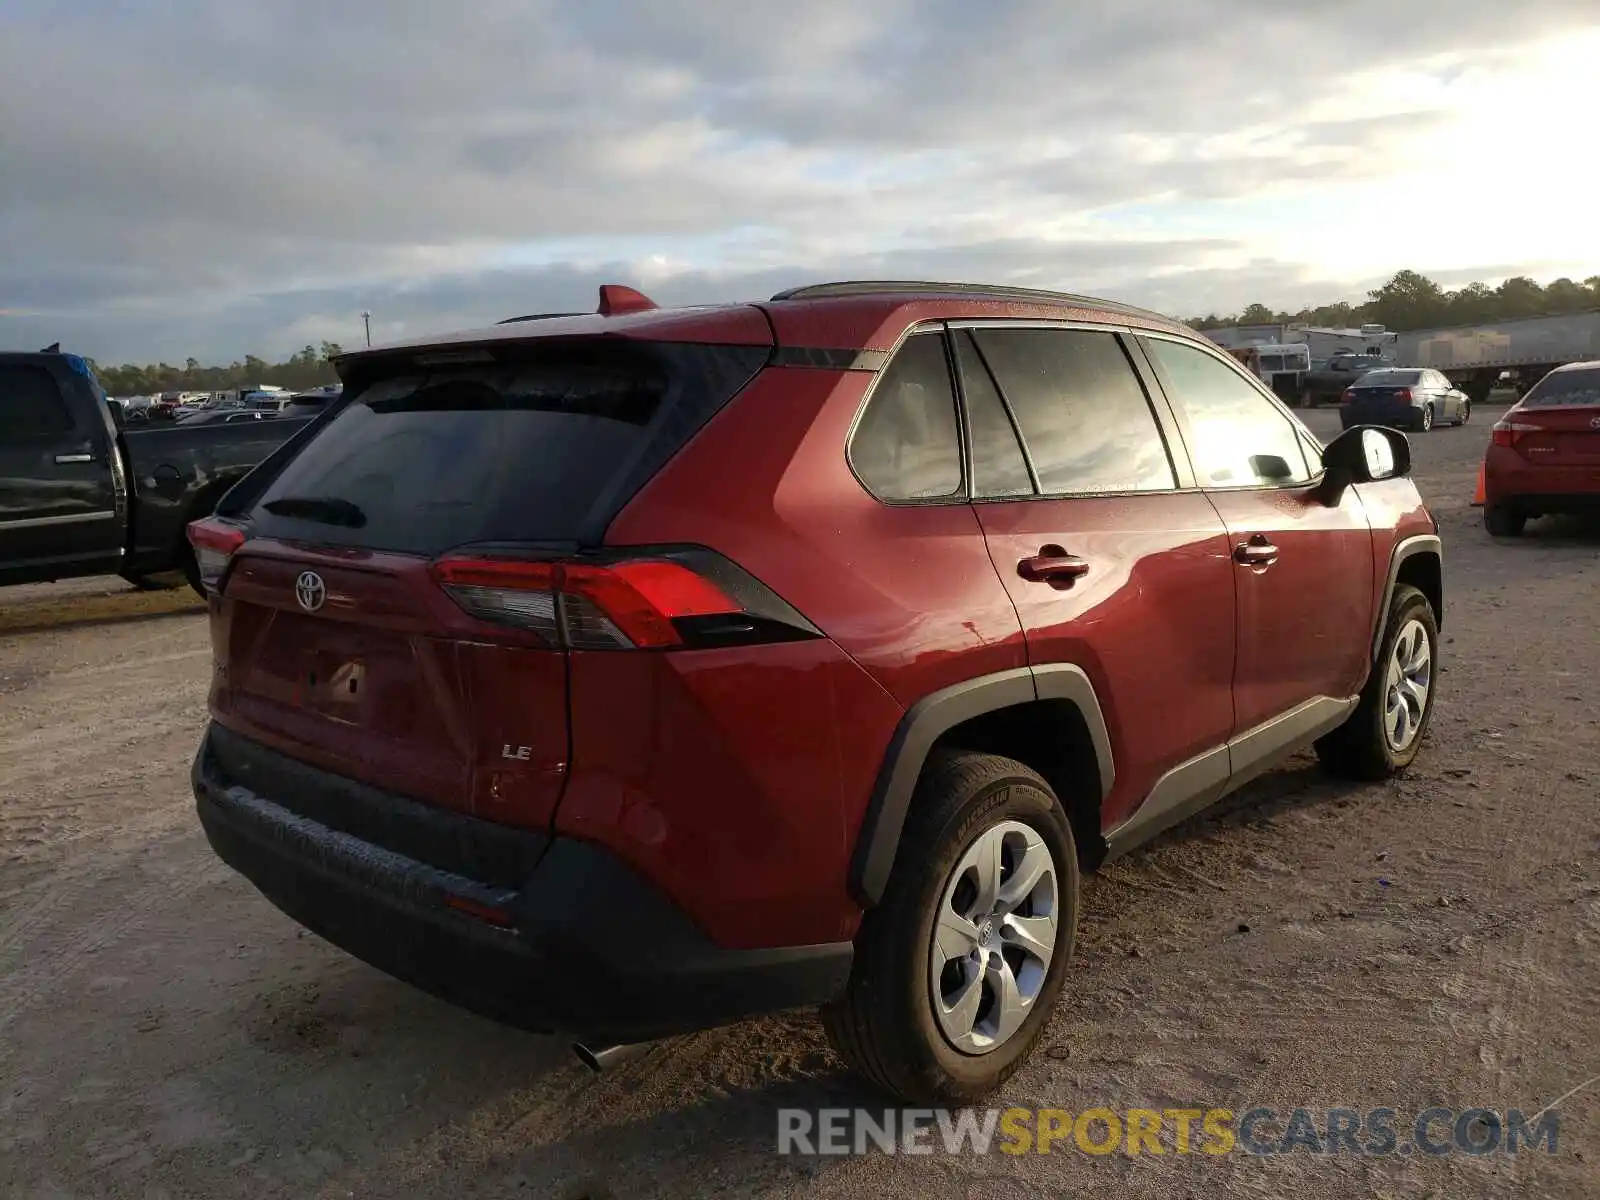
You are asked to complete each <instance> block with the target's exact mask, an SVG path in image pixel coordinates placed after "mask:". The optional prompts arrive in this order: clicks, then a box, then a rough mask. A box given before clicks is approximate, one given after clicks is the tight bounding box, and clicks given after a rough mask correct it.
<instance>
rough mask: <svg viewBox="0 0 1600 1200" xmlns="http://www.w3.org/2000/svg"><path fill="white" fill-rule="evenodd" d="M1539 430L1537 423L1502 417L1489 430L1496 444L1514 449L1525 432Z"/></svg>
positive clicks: (1536, 431) (1491, 438)
mask: <svg viewBox="0 0 1600 1200" xmlns="http://www.w3.org/2000/svg"><path fill="white" fill-rule="evenodd" d="M1538 432H1539V427H1538V426H1537V425H1527V424H1524V423H1522V422H1520V421H1508V420H1505V419H1504V418H1502V419H1501V420H1499V421H1496V422H1495V423H1494V427H1493V428H1492V429H1491V430H1490V431H1489V437H1490V440H1491V441H1493V442H1494V444H1495V445H1496V446H1504V447H1506V448H1507V449H1514V448H1515V447H1516V444H1517V443H1518V442H1519V441H1521V440H1522V435H1523V434H1525V433H1538Z"/></svg>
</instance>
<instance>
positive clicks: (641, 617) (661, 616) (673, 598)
mask: <svg viewBox="0 0 1600 1200" xmlns="http://www.w3.org/2000/svg"><path fill="white" fill-rule="evenodd" d="M432 571H433V577H434V579H435V580H437V581H438V583H439V585H440V586H441V587H442V588H443V589H444V590H445V592H446V593H447V594H448V595H449V596H450V598H451V599H452V600H454V601H455V602H456V604H457V605H459V606H460V607H461V608H462V609H463V610H464V611H465V612H466V613H468V614H469V615H470V616H473V617H475V618H477V619H478V620H480V621H485V622H488V623H489V624H492V625H503V626H507V627H509V628H513V629H521V630H524V631H526V632H529V633H534V634H537V635H538V636H539V637H540V638H542V639H543V640H544V641H546V642H548V643H549V644H550V645H552V646H562V647H566V648H568V649H574V650H634V649H649V650H670V649H686V648H691V647H705V646H726V645H747V644H751V643H755V642H770V641H793V640H796V639H798V638H808V637H819V636H821V634H820V631H819V630H817V628H816V627H815V626H813V625H812V624H811V623H810V622H809V621H807V620H806V619H805V618H804V617H802V616H801V615H800V614H799V613H798V612H796V611H795V610H794V609H793V608H791V607H790V606H789V605H788V604H787V603H785V602H784V601H783V600H782V599H780V598H779V597H778V596H776V595H775V594H774V593H772V592H771V591H770V590H769V589H767V588H766V587H765V585H763V584H761V583H760V582H759V581H757V580H756V579H754V578H753V577H751V576H750V575H748V574H746V573H745V572H744V571H742V570H740V569H739V568H738V567H736V566H734V564H732V563H730V562H729V561H728V560H727V559H725V558H723V557H722V556H720V555H718V554H715V553H713V552H711V551H709V550H701V549H697V548H691V549H674V550H667V551H661V552H641V553H638V554H629V555H627V556H625V557H616V558H608V559H595V560H585V561H556V562H551V561H537V560H529V559H513V558H490V557H480V556H477V555H463V554H452V555H447V556H446V557H444V558H441V559H439V560H438V561H436V562H435V563H434V564H433V567H432Z"/></svg>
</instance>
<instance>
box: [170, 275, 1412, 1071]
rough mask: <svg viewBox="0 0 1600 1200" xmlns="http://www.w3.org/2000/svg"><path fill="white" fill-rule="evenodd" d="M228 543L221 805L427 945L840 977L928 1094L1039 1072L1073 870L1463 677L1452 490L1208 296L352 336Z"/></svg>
mask: <svg viewBox="0 0 1600 1200" xmlns="http://www.w3.org/2000/svg"><path fill="white" fill-rule="evenodd" d="M339 369H340V374H341V375H342V377H343V378H344V381H345V391H344V394H343V396H342V397H341V398H340V399H339V400H338V401H337V402H335V403H334V404H333V405H332V406H331V407H330V409H329V411H328V412H326V413H324V414H323V415H322V416H321V417H319V418H318V422H317V424H315V425H314V426H312V427H311V432H310V433H308V435H307V436H305V437H302V438H299V439H296V440H295V441H294V442H293V443H292V444H290V445H289V446H286V447H285V448H284V450H282V451H281V452H280V453H278V454H276V455H274V456H273V457H272V458H271V459H269V460H268V461H267V462H266V463H264V464H263V465H262V467H261V468H260V469H259V470H257V471H256V472H255V473H254V474H253V475H252V476H250V478H249V479H248V480H246V481H245V482H244V483H243V484H241V485H240V486H238V487H236V488H235V489H234V490H233V491H232V492H230V493H229V495H228V496H227V498H226V500H225V501H224V502H223V504H222V506H221V507H220V508H219V510H218V512H217V515H216V516H215V518H213V519H211V520H207V521H205V522H201V523H198V524H196V525H195V526H194V527H193V529H192V540H193V543H194V546H195V548H196V553H197V557H198V560H199V563H200V567H201V571H202V573H203V575H204V577H205V580H206V582H207V586H208V587H209V589H210V591H211V599H210V620H211V630H212V641H213V646H214V648H215V662H214V670H215V675H214V681H213V685H212V688H211V696H210V706H211V715H212V722H211V725H210V727H209V729H208V730H207V732H206V734H205V738H204V742H203V744H202V745H201V747H200V751H199V754H198V755H197V757H196V760H195V765H194V791H195V795H196V797H197V800H198V805H199V815H200V819H201V821H202V823H203V825H204V827H205V831H206V834H207V836H208V837H209V838H210V840H211V844H212V845H213V846H214V847H215V848H216V851H217V852H218V853H219V854H220V855H221V856H222V858H224V859H225V860H226V861H227V862H229V863H230V864H232V865H233V866H234V867H236V868H237V869H238V870H239V871H241V872H242V873H243V874H244V875H246V876H247V877H248V878H249V879H250V880H251V881H252V882H253V883H255V884H256V886H257V887H259V888H260V889H261V891H262V892H264V893H265V894H266V895H267V897H268V898H269V899H271V900H272V901H273V902H274V903H275V904H277V905H278V906H279V907H280V908H282V909H283V910H284V911H285V912H287V913H289V914H290V915H291V916H293V917H294V918H296V919H297V920H299V921H300V922H302V923H303V924H304V925H306V926H308V927H309V928H311V929H312V930H315V931H316V932H318V933H320V934H322V935H323V936H325V937H326V938H328V939H329V940H330V941H332V942H334V943H335V944H337V945H339V946H342V947H345V948H346V949H348V950H350V951H351V952H352V953H354V954H356V955H359V956H360V957H361V958H363V959H366V960H367V961H368V962H370V963H373V964H375V965H376V966H378V967H380V968H382V969H383V970H385V971H388V972H390V973H391V974H393V975H395V976H397V977H399V978H401V979H404V980H409V981H410V982H412V983H414V984H416V985H418V986H420V987H423V988H426V989H428V990H429V991H432V992H434V993H436V994H438V995H440V996H443V997H446V998H447V999H450V1000H452V1001H455V1002H457V1003H459V1004H462V1005H464V1006H466V1007H469V1008H472V1009H474V1010H476V1011H478V1012H480V1013H485V1014H488V1015H490V1016H492V1017H495V1018H498V1019H500V1020H503V1021H506V1022H510V1023H513V1024H516V1025H519V1026H522V1027H524V1028H528V1029H533V1030H540V1031H548V1032H556V1033H560V1034H563V1035H566V1036H570V1037H573V1038H576V1039H581V1040H582V1041H584V1042H586V1043H587V1044H588V1047H589V1049H588V1050H586V1051H582V1052H583V1053H586V1054H588V1055H589V1057H590V1059H591V1060H598V1059H604V1058H606V1057H607V1056H608V1055H609V1054H611V1053H612V1052H613V1051H614V1050H615V1049H617V1048H618V1047H620V1046H624V1045H627V1044H638V1043H641V1042H643V1041H644V1040H646V1039H652V1038H657V1037H661V1036H664V1035H668V1034H672V1033H677V1032H681V1031H686V1030H691V1029H698V1028H703V1027H707V1026H712V1025H716V1024H719V1023H723V1022H728V1021H733V1020H736V1019H739V1018H742V1017H745V1016H748V1015H750V1014H754V1013H761V1012H766V1011H771V1010H775V1009H783V1008H793V1007H800V1006H811V1005H819V1006H821V1007H822V1009H823V1014H824V1020H825V1024H826V1027H827V1029H828V1031H829V1034H830V1036H831V1038H832V1040H833V1042H834V1044H835V1045H836V1046H837V1047H838V1049H839V1051H840V1052H841V1054H842V1055H843V1057H844V1058H845V1059H846V1060H847V1061H848V1062H849V1063H850V1064H852V1065H853V1066H854V1067H855V1068H857V1069H858V1070H860V1071H861V1072H862V1073H864V1074H865V1075H867V1076H868V1077H870V1078H871V1079H872V1080H874V1081H876V1082H877V1083H878V1084H880V1085H881V1086H883V1087H884V1088H886V1089H888V1090H889V1091H891V1092H893V1093H895V1094H897V1095H899V1096H902V1097H905V1098H908V1099H912V1100H918V1101H925V1102H941V1103H945V1102H964V1101H967V1100H971V1099H974V1098H976V1097H978V1096H980V1095H982V1094H984V1093H985V1092H987V1091H989V1090H991V1089H992V1088H994V1087H995V1086H997V1085H998V1084H999V1083H1001V1082H1002V1081H1003V1080H1004V1079H1006V1078H1007V1077H1008V1076H1009V1075H1010V1073H1011V1072H1012V1071H1013V1070H1015V1069H1016V1067H1017V1066H1018V1065H1019V1064H1020V1062H1021V1061H1022V1060H1023V1058H1024V1057H1025V1056H1026V1054H1027V1053H1028V1051H1029V1049H1030V1048H1031V1047H1032V1046H1033V1044H1034V1042H1035V1041H1036V1039H1037V1038H1038V1037H1039V1035H1040V1033H1041V1031H1042V1030H1043V1028H1044V1026H1045V1023H1046V1021H1047V1019H1048V1015H1049V1011H1050V1009H1051V1007H1052V1005H1053V1004H1054V1002H1055V1000H1056V997H1057V995H1058V994H1059V992H1060V990H1061V987H1062V982H1063V980H1064V978H1065V974H1066V970H1067V961H1068V959H1069V957H1070V955H1071V952H1072V945H1073V933H1074V927H1075V922H1076V918H1077V912H1078V880H1079V872H1080V869H1093V868H1094V867H1096V866H1098V865H1099V864H1100V863H1102V862H1104V861H1106V860H1107V859H1109V858H1111V857H1113V856H1115V855H1119V854H1122V853H1125V852H1126V851H1128V850H1129V849H1130V848H1131V847H1134V846H1137V845H1138V844H1140V843H1141V842H1144V841H1146V840H1147V839H1149V838H1151V837H1152V836H1154V835H1156V834H1158V833H1160V832H1161V831H1162V830H1164V829H1166V828H1168V827H1169V826H1171V825H1173V824H1175V823H1176V822H1178V821H1180V820H1181V819H1183V818H1184V817H1185V816H1187V815H1189V814H1191V813H1194V812H1196V811H1198V810H1199V809H1201V808H1203V807H1204V806H1206V805H1207V804H1209V803H1211V802H1212V801H1214V800H1216V799H1218V798H1219V797H1221V796H1222V795H1224V794H1225V793H1226V792H1228V791H1229V790H1231V789H1233V788H1236V787H1238V786H1239V785H1240V784H1241V783H1243V782H1244V781H1245V780H1247V779H1249V778H1250V777H1252V776H1253V775H1255V774H1257V773H1259V772H1260V771H1262V770H1263V769H1265V768H1266V767H1268V766H1269V765H1271V764H1272V763H1273V762H1275V761H1276V760H1278V759H1280V758H1281V757H1282V756H1284V755H1286V754H1288V753H1290V752H1292V751H1294V750H1297V749H1300V748H1302V747H1307V746H1313V745H1314V746H1315V747H1316V750H1317V753H1318V754H1319V755H1320V756H1321V758H1322V760H1323V762H1324V763H1326V764H1327V766H1328V767H1329V768H1330V769H1331V770H1333V771H1335V772H1337V773H1339V774H1341V775H1345V776H1349V777H1353V778H1358V779H1377V778H1380V777H1382V776H1384V775H1386V774H1388V773H1389V772H1391V771H1393V770H1395V769H1397V768H1400V767H1403V766H1405V765H1406V764H1407V763H1409V762H1410V761H1411V759H1412V758H1413V756H1415V755H1416V753H1417V750H1418V747H1419V745H1420V742H1421V739H1422V736H1423V731H1424V730H1425V729H1426V727H1427V724H1428V717H1429V713H1430V712H1431V711H1432V704H1433V698H1434V682H1435V678H1434V670H1435V664H1436V663H1437V661H1438V639H1437V631H1438V623H1439V619H1440V613H1441V609H1442V596H1441V582H1440V542H1439V537H1438V531H1437V526H1436V525H1435V523H1434V521H1433V520H1432V518H1431V517H1430V516H1429V514H1428V513H1427V511H1426V510H1425V509H1424V507H1423V505H1422V502H1421V500H1420V499H1419V498H1418V495H1417V491H1416V489H1415V487H1414V486H1413V485H1412V484H1411V482H1410V481H1409V479H1407V478H1406V472H1407V469H1408V465H1409V453H1408V449H1407V445H1406V442H1405V439H1404V437H1403V436H1402V435H1400V434H1397V433H1391V432H1388V431H1383V430H1378V429H1374V428H1360V429H1353V430H1351V431H1349V432H1348V433H1346V434H1345V435H1344V436H1342V437H1340V438H1339V439H1338V440H1337V441H1335V442H1333V443H1332V444H1331V445H1329V446H1328V447H1327V448H1326V449H1324V448H1323V447H1322V446H1320V445H1319V444H1318V443H1317V441H1316V440H1315V439H1314V438H1313V437H1312V436H1311V434H1310V433H1308V432H1307V431H1306V430H1305V428H1304V427H1303V426H1301V425H1300V424H1299V422H1298V421H1297V420H1296V419H1295V417H1294V416H1293V414H1292V413H1290V412H1289V411H1288V410H1287V409H1285V408H1284V406H1283V405H1282V404H1281V403H1280V402H1279V401H1278V400H1277V399H1276V398H1275V397H1274V396H1273V395H1272V394H1271V393H1270V392H1269V391H1267V390H1266V389H1265V388H1264V387H1263V386H1262V385H1261V384H1260V382H1259V381H1258V380H1256V379H1254V378H1252V377H1251V376H1250V375H1249V374H1248V373H1247V372H1245V371H1243V370H1242V369H1240V367H1239V366H1238V364H1237V363H1235V362H1234V361H1232V360H1231V359H1230V358H1229V357H1228V356H1227V355H1226V354H1225V353H1223V352H1222V351H1221V350H1219V349H1218V348H1217V347H1215V346H1213V345H1212V344H1211V343H1210V342H1208V341H1206V340H1205V339H1203V338H1201V337H1200V336H1198V335H1196V334H1195V333H1193V332H1192V331H1191V330H1189V329H1187V328H1185V327H1184V326H1182V325H1178V324H1174V323H1173V322H1171V321H1169V320H1167V319H1165V318H1162V317H1159V316H1157V315H1155V314H1152V313H1147V312H1143V311H1140V310H1137V309H1132V308H1128V307H1124V306H1122V305H1118V304H1111V303H1107V302H1104V301H1097V300H1088V299H1084V298H1081V297H1073V296H1066V295H1060V294H1056V293H1048V292H1033V291H1022V290H1016V289H1005V288H980V287H969V286H961V285H950V284H908V283H892V284H877V283H850V284H832V285H823V286H817V287H809V288H801V289H797V290H794V291H790V292H785V293H781V294H779V295H778V296H775V297H774V298H773V299H772V300H770V301H768V302H765V303H757V304H740V305H727V306H724V307H708V308H695V309H683V310H676V311H673V310H661V309H657V308H655V307H654V306H653V305H652V304H651V303H650V302H649V301H648V300H647V299H645V298H644V297H642V296H640V295H639V294H638V293H636V292H632V291H630V290H628V289H624V288H615V287H608V288H604V289H602V293H601V306H600V312H599V313H597V314H589V315H583V316H564V317H553V318H549V319H544V320H538V321H526V322H514V323H509V324H503V325H500V326H497V327H495V328H493V329H490V330H486V331H478V332H473V333H465V334H458V335H453V336H448V337H439V338H433V339H427V340H424V341H420V342H416V343H413V344H408V345H402V346H393V347H387V348H379V349H374V350H371V351H364V352H361V353H357V354H352V355H349V356H347V357H345V358H343V359H342V360H340V363H339Z"/></svg>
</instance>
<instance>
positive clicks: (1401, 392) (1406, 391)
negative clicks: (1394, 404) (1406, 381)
mask: <svg viewBox="0 0 1600 1200" xmlns="http://www.w3.org/2000/svg"><path fill="white" fill-rule="evenodd" d="M1394 398H1395V399H1396V400H1404V401H1405V402H1406V403H1407V404H1410V403H1411V389H1410V388H1395V390H1394Z"/></svg>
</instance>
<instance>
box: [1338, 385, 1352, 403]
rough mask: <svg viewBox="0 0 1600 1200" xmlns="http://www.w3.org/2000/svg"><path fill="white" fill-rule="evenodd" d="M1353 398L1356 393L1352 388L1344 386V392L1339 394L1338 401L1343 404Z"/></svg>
mask: <svg viewBox="0 0 1600 1200" xmlns="http://www.w3.org/2000/svg"><path fill="white" fill-rule="evenodd" d="M1355 398H1356V394H1355V391H1354V389H1352V388H1345V390H1344V392H1343V393H1342V394H1341V395H1340V396H1339V399H1340V401H1341V402H1343V403H1345V404H1349V403H1350V401H1352V400H1354V399H1355Z"/></svg>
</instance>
